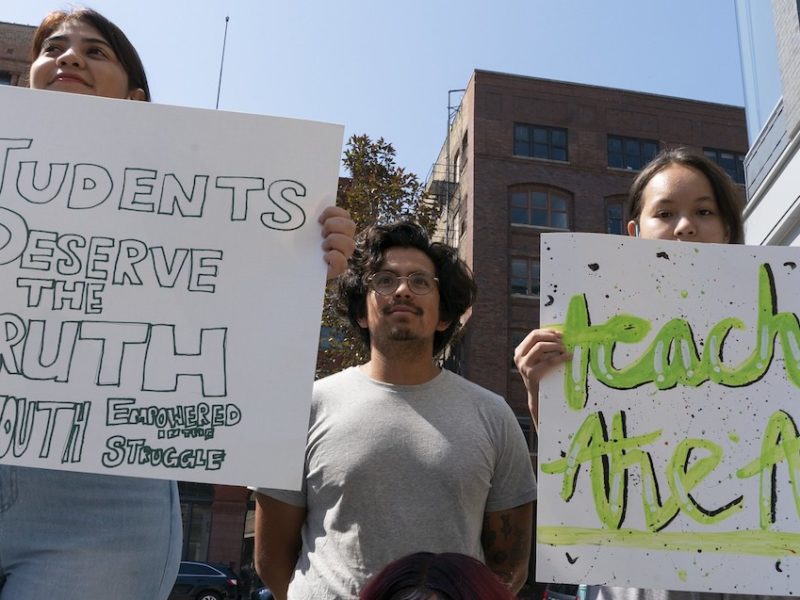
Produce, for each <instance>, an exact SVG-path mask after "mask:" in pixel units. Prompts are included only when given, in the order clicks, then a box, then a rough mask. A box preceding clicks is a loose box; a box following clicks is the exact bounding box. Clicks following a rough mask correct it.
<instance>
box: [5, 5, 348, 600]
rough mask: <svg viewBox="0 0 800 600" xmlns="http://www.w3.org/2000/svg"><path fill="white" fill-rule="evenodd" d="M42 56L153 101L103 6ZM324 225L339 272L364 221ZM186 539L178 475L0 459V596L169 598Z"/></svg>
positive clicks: (67, 71) (122, 95)
mask: <svg viewBox="0 0 800 600" xmlns="http://www.w3.org/2000/svg"><path fill="white" fill-rule="evenodd" d="M32 54H33V61H34V62H33V65H32V66H31V71H30V85H31V87H32V88H35V89H43V90H54V91H60V92H69V93H75V94H88V95H93V96H102V97H106V98H117V99H127V100H141V101H149V100H150V90H149V88H148V84H147V77H146V76H145V72H144V67H143V66H142V63H141V60H140V59H139V56H138V54H137V52H136V50H135V49H134V47H133V45H132V44H131V43H130V41H129V40H128V38H127V37H126V36H125V34H124V33H123V32H122V31H121V30H120V29H119V28H118V27H117V26H116V25H114V24H113V23H111V22H110V21H109V20H108V19H106V18H105V17H103V16H102V15H100V14H99V13H97V12H95V11H93V10H89V9H77V10H74V11H70V12H62V11H56V12H52V13H50V14H49V15H47V16H46V17H45V18H44V20H43V21H42V23H41V24H40V25H39V28H38V29H37V30H36V32H35V34H34V39H33V48H32ZM59 118H64V119H69V115H60V116H59V115H54V121H58V119H59ZM320 223H321V225H322V234H323V236H324V238H325V239H324V242H323V251H324V257H325V261H326V263H327V264H328V276H329V277H333V276H335V275H338V274H339V273H341V272H342V271H343V270H344V267H345V266H346V263H347V258H348V257H349V256H350V254H352V252H353V234H354V232H355V225H354V223H353V222H352V220H351V219H350V218H349V215H348V213H347V211H345V210H342V209H340V208H335V207H331V208H328V209H326V210H325V211H324V212H323V214H322V216H321V218H320ZM181 545H182V535H181V514H180V507H179V501H178V489H177V485H176V484H175V482H173V481H165V480H154V479H138V478H132V477H118V476H111V475H97V474H86V473H74V472H67V471H53V470H47V469H34V468H25V467H12V466H8V465H0V600H34V599H35V600H39V599H41V598H47V597H51V596H53V595H54V594H55V595H57V596H58V597H59V598H61V599H62V600H90V599H95V598H114V599H115V600H126V599H130V600H134V599H136V600H139V599H147V600H163V599H165V598H167V596H168V594H169V593H170V590H171V589H172V585H173V582H174V581H175V576H176V574H177V572H178V564H179V561H180V557H181Z"/></svg>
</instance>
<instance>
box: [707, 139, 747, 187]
mask: <svg viewBox="0 0 800 600" xmlns="http://www.w3.org/2000/svg"><path fill="white" fill-rule="evenodd" d="M703 154H705V155H706V158H710V159H711V160H713V161H714V162H715V163H717V164H718V165H719V166H720V167H722V170H723V171H725V172H726V173H727V174H728V175H729V176H730V178H731V179H733V180H734V181H735V182H736V183H741V184H742V185H744V154H739V153H738V152H730V151H728V150H718V149H716V148H703Z"/></svg>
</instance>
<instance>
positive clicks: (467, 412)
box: [256, 222, 536, 600]
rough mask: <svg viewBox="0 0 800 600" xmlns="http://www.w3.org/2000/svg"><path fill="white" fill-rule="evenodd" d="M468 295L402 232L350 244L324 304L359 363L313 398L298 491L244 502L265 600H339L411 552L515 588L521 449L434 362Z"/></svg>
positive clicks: (525, 532)
mask: <svg viewBox="0 0 800 600" xmlns="http://www.w3.org/2000/svg"><path fill="white" fill-rule="evenodd" d="M475 291H476V288H475V283H474V281H473V279H472V274H471V273H470V271H469V269H468V267H467V266H466V265H465V264H464V263H463V261H461V260H460V259H459V258H458V254H457V252H456V251H455V249H453V248H450V247H449V246H446V245H444V244H438V243H431V241H430V240H429V239H428V236H427V234H426V233H425V231H424V229H422V228H421V227H420V226H419V225H417V224H415V223H410V222H400V223H395V224H393V225H388V226H373V227H370V228H368V229H367V230H366V231H365V232H364V233H363V234H362V235H361V236H360V238H359V240H358V242H357V244H356V250H355V253H354V254H353V257H352V259H351V260H350V263H349V268H348V270H347V271H346V272H345V274H344V275H342V277H341V278H340V280H339V290H338V292H339V293H338V303H339V309H340V312H341V313H342V314H343V315H345V316H346V317H347V318H348V320H349V322H350V325H351V326H352V327H353V328H354V329H355V330H356V331H357V332H358V333H359V335H360V336H361V339H362V340H363V341H364V343H365V345H366V346H367V347H368V348H369V351H370V354H369V361H368V362H367V363H365V364H363V365H361V366H359V367H353V368H350V369H346V370H345V371H342V372H341V373H337V374H336V375H332V376H330V377H327V378H325V379H322V380H320V381H318V382H317V383H316V384H315V386H314V401H313V403H312V411H311V423H310V429H309V433H308V443H307V446H306V471H305V481H304V485H303V490H302V491H301V492H286V491H278V490H259V494H258V495H257V507H256V565H257V569H258V572H259V575H260V576H261V578H262V579H263V580H264V582H265V583H266V584H267V585H268V586H269V587H270V589H271V590H272V592H273V593H274V594H275V597H276V598H277V599H278V600H282V599H283V598H286V597H288V598H290V599H307V598H315V599H324V598H331V599H332V598H337V599H338V598H342V599H347V598H352V599H355V598H357V596H358V592H359V590H360V589H361V588H362V587H363V586H364V584H365V583H366V581H367V580H368V579H369V578H370V577H371V576H372V575H374V574H375V573H377V572H378V571H380V569H381V568H382V567H383V566H384V565H385V564H386V563H388V562H390V561H392V560H394V559H397V558H400V557H402V556H404V555H406V554H410V553H412V552H419V551H430V552H437V553H438V552H460V553H463V554H469V555H472V556H475V557H477V558H479V559H481V560H483V561H484V562H486V564H487V565H489V567H490V568H491V569H492V570H493V571H494V572H495V573H496V574H497V575H498V576H499V577H500V578H501V579H502V580H503V581H504V582H506V583H507V585H509V587H511V588H512V590H513V591H514V592H516V591H518V590H519V589H520V588H521V587H522V584H523V583H524V582H525V578H526V575H527V568H528V558H529V555H530V543H531V520H532V502H533V500H535V498H536V483H535V481H534V477H533V470H532V468H531V462H530V458H529V455H528V449H527V446H526V443H525V439H524V436H523V434H522V431H521V430H520V427H519V425H518V424H517V421H516V419H515V417H514V414H513V413H512V411H511V410H510V408H509V407H508V405H507V404H506V403H505V401H504V400H503V399H502V398H501V397H499V396H497V395H495V394H493V393H491V392H489V391H488V390H485V389H483V388H481V387H479V386H477V385H475V384H473V383H471V382H469V381H467V380H465V379H463V378H461V377H459V376H458V375H455V374H453V373H451V372H449V371H446V370H443V369H441V368H440V367H439V366H438V365H437V363H436V361H435V357H436V356H437V355H439V354H440V353H441V352H442V351H443V350H444V348H445V347H446V346H447V344H448V343H449V342H450V340H451V338H452V336H453V334H454V333H455V332H456V330H457V329H458V327H459V325H460V319H461V317H462V315H463V314H464V313H465V312H466V311H467V309H468V308H469V307H470V306H472V303H473V301H474V298H475ZM290 581H291V583H290ZM287 587H288V596H287Z"/></svg>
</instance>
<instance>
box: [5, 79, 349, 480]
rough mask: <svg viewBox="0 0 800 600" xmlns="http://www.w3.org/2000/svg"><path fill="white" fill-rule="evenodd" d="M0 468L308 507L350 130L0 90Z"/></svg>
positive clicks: (292, 121) (192, 110) (330, 126)
mask: <svg viewBox="0 0 800 600" xmlns="http://www.w3.org/2000/svg"><path fill="white" fill-rule="evenodd" d="M0 114H2V121H0V288H2V290H3V291H2V306H0V462H2V463H6V464H15V465H27V466H34V467H46V468H53V469H63V470H74V471H87V472H96V473H108V474H115V475H133V476H146V477H156V478H169V479H182V480H191V481H204V482H216V483H229V484H250V485H259V486H268V487H279V488H289V489H299V486H300V483H301V479H302V469H303V456H304V447H305V438H306V431H307V428H308V414H309V406H310V398H311V386H312V382H313V379H314V363H315V357H316V350H317V344H318V340H319V326H320V313H321V310H322V299H323V289H324V280H325V265H324V261H323V259H322V250H321V248H320V244H321V242H322V238H321V235H320V226H319V224H318V222H317V219H318V217H319V215H320V213H321V212H322V210H323V208H324V207H325V206H328V205H332V204H334V203H335V194H336V184H337V177H338V170H339V157H340V153H341V143H342V135H343V128H342V127H340V126H337V125H328V124H321V123H312V122H306V121H298V120H290V119H280V118H273V117H263V116H254V115H244V114H235V113H225V112H216V111H209V110H197V109H186V108H178V107H173V106H160V105H152V104H148V103H144V102H130V101H118V100H107V99H103V98H95V97H87V96H80V95H75V94H61V93H56V92H42V91H33V90H27V89H17V88H7V87H5V86H1V87H0Z"/></svg>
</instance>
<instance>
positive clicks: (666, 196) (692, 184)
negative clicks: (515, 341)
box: [514, 148, 768, 600]
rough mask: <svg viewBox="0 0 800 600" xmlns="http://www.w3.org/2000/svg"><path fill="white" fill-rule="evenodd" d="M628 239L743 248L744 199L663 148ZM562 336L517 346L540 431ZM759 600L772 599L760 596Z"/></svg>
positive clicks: (690, 598) (696, 161) (632, 596)
mask: <svg viewBox="0 0 800 600" xmlns="http://www.w3.org/2000/svg"><path fill="white" fill-rule="evenodd" d="M628 202H629V211H630V218H631V220H630V221H629V222H628V235H630V236H636V237H641V238H644V239H659V240H676V241H686V242H709V243H717V244H741V243H743V241H744V231H743V228H742V216H741V201H740V199H739V194H738V193H737V190H736V188H735V187H734V185H733V183H732V182H731V180H730V178H729V177H728V175H727V174H726V173H725V172H724V171H722V169H720V168H719V167H718V166H717V165H716V164H715V163H713V162H712V161H710V160H709V159H707V158H706V157H704V156H702V155H697V154H693V153H691V152H690V151H689V150H687V149H685V148H677V149H672V150H665V151H663V152H661V153H660V154H659V155H658V156H656V158H655V159H653V161H652V162H650V163H649V164H648V165H647V166H646V167H645V168H644V169H643V170H642V171H641V172H640V173H639V175H638V176H637V177H636V179H635V180H634V181H633V184H632V185H631V188H630V191H629V194H628ZM571 358H572V356H571V355H570V354H569V353H568V352H567V349H566V348H565V346H564V344H563V342H562V337H561V333H560V332H558V331H554V330H551V329H536V330H534V331H532V332H531V333H530V334H528V336H527V337H526V338H525V339H524V340H523V341H522V342H521V343H520V344H519V346H517V348H516V349H515V351H514V363H515V364H516V366H517V368H518V369H519V372H520V375H522V379H523V381H524V382H525V387H526V389H527V390H528V406H529V408H530V411H531V416H532V418H533V422H534V424H535V425H536V426H537V428H538V420H539V419H538V417H539V397H538V391H539V381H540V380H541V378H542V377H543V376H544V375H546V374H547V373H549V372H550V371H551V370H552V369H553V368H555V367H556V366H558V365H560V364H563V363H565V362H567V361H568V360H570V359H571ZM586 598H587V600H716V599H721V598H753V596H738V595H729V594H708V593H700V592H683V591H666V590H647V589H638V588H621V587H606V586H589V587H588V588H587V593H586ZM759 598H768V597H767V596H760V597H759Z"/></svg>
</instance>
